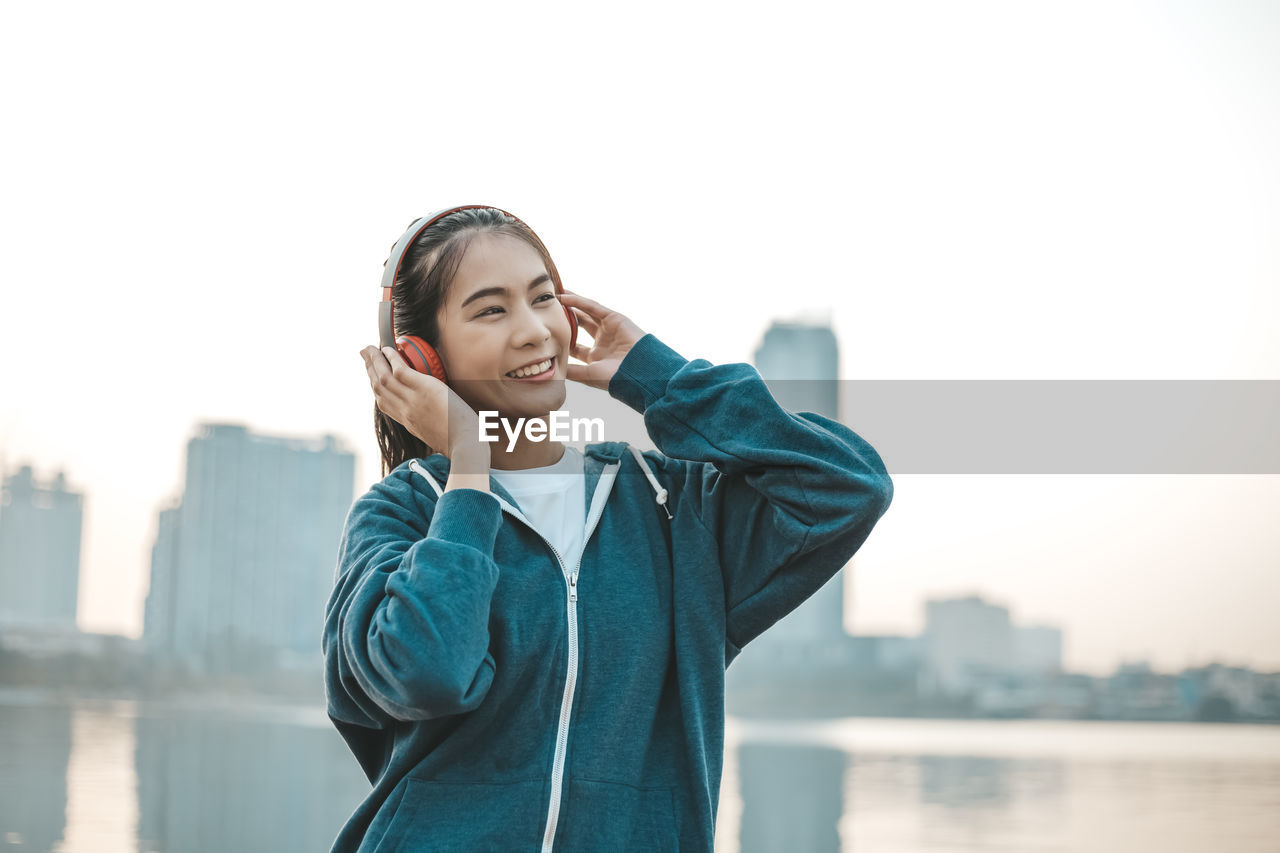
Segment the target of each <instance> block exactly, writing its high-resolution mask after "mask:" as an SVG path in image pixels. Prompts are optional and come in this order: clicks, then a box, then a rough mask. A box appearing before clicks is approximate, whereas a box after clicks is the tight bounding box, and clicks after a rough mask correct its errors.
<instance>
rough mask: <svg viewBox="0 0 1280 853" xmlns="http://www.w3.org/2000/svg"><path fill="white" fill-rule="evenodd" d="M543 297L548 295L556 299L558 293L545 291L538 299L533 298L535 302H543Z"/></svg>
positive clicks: (548, 297)
mask: <svg viewBox="0 0 1280 853" xmlns="http://www.w3.org/2000/svg"><path fill="white" fill-rule="evenodd" d="M543 297H546V298H547V299H555V298H556V295H555V294H554V293H544V294H542V296H539V297H538V298H537V299H535V300H533V301H534V303H538V302H541V301H542V300H543Z"/></svg>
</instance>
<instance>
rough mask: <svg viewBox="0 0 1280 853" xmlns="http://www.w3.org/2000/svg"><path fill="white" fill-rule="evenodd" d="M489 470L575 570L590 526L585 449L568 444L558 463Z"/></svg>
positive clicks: (567, 568) (568, 566)
mask: <svg viewBox="0 0 1280 853" xmlns="http://www.w3.org/2000/svg"><path fill="white" fill-rule="evenodd" d="M489 473H490V474H492V475H493V478H494V479H495V480H497V481H498V482H499V483H501V484H502V487H503V488H504V489H506V490H507V491H508V492H510V493H511V496H512V497H513V498H515V499H516V504H517V505H518V506H519V507H520V511H521V512H522V513H524V517H525V518H527V519H529V521H530V522H532V523H533V526H534V528H535V529H536V530H537V531H538V532H539V533H541V534H542V536H543V537H544V538H545V539H546V540H547V541H548V542H550V543H551V544H552V545H553V546H554V547H555V549H556V550H557V551H559V552H560V558H561V559H562V560H563V561H564V567H565V570H566V571H568V572H572V571H573V569H574V566H575V565H576V564H577V562H578V557H579V552H580V551H581V550H582V537H583V534H584V533H585V532H586V526H587V507H586V502H587V497H586V477H585V476H584V466H583V458H582V452H581V451H579V450H578V449H577V448H574V447H570V446H569V445H567V444H566V445H565V448H564V455H563V456H561V457H560V461H559V462H556V463H555V464H554V465H545V466H543V467H541V468H522V469H520V470H517V471H500V470H498V469H496V468H491V469H489Z"/></svg>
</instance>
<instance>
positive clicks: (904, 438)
mask: <svg viewBox="0 0 1280 853" xmlns="http://www.w3.org/2000/svg"><path fill="white" fill-rule="evenodd" d="M832 385H838V386H839V396H840V411H841V415H842V417H840V418H838V420H840V421H841V422H842V423H844V424H846V425H847V426H849V428H850V429H852V430H854V431H855V432H856V433H858V434H859V435H860V436H862V437H863V438H864V439H866V440H867V441H868V442H869V443H870V444H871V445H872V446H873V447H874V448H875V449H876V451H877V452H879V453H880V455H881V457H882V458H883V459H884V462H885V466H886V467H887V468H888V470H889V472H890V474H893V473H899V474H1280V381H1276V380H1218V379H1214V380H1182V379H1178V380H1092V379H1091V380H842V381H840V382H838V383H836V382H822V381H819V380H813V381H809V380H789V381H777V380H774V381H770V382H769V387H770V390H771V391H773V393H774V396H775V398H776V399H778V401H779V402H780V403H782V404H783V406H784V408H788V409H790V410H792V411H802V410H804V409H805V407H804V406H803V405H795V404H803V403H804V402H805V401H806V400H815V401H816V400H820V399H822V398H823V397H824V396H826V397H827V398H828V399H829V396H830V386H832ZM789 404H791V405H789ZM815 411H817V410H815ZM819 413H824V414H825V412H821V411H819Z"/></svg>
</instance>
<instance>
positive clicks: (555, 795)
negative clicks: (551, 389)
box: [409, 460, 618, 853]
mask: <svg viewBox="0 0 1280 853" xmlns="http://www.w3.org/2000/svg"><path fill="white" fill-rule="evenodd" d="M409 467H410V468H411V469H413V470H414V471H416V472H417V473H419V474H421V475H422V476H423V477H426V478H427V480H428V481H430V483H431V485H432V486H433V487H435V488H436V490H437V497H439V496H441V495H443V494H444V492H443V490H441V489H439V485H438V484H437V483H436V481H435V479H434V478H433V477H431V476H430V475H429V474H428V473H427V472H426V471H425V470H424V469H423V468H422V466H420V465H418V463H417V460H414V461H412V462H410V463H409ZM617 473H618V464H617V463H614V464H611V465H609V466H607V467H606V468H605V469H604V470H603V471H601V472H600V479H599V480H597V481H596V489H595V493H594V494H592V496H591V514H590V516H589V518H588V519H587V528H586V533H584V534H583V537H582V551H581V552H580V553H579V554H578V562H577V563H576V564H574V567H573V573H572V574H570V573H569V571H568V570H567V569H566V568H565V564H564V557H562V556H560V552H559V551H557V550H556V546H554V545H552V544H551V543H550V542H548V541H547V538H546V537H545V536H543V535H542V534H541V533H539V532H538V529H537V528H536V527H534V526H533V524H531V523H530V522H529V520H528V519H527V518H525V517H524V515H523V514H522V513H521V512H520V511H519V510H517V509H515V508H514V507H512V506H511V505H510V504H508V503H507V501H505V500H504V499H503V498H502V496H501V495H497V494H494V495H493V496H494V497H495V498H497V499H498V503H499V505H500V506H501V507H502V509H503V511H504V512H506V513H507V514H508V515H510V516H511V517H512V518H514V519H516V520H517V521H519V522H521V523H522V524H524V526H525V527H528V528H529V529H530V530H532V531H533V532H534V534H535V535H536V536H537V537H538V538H539V539H541V540H542V541H543V542H544V543H546V546H547V547H548V548H550V549H551V553H552V554H554V555H555V558H556V563H558V564H559V566H560V574H561V576H563V577H564V580H565V585H566V586H567V588H568V601H567V602H566V608H567V611H568V621H569V666H568V672H567V674H566V675H565V682H564V694H563V696H562V698H561V700H560V721H559V725H558V726H557V728H556V751H555V757H554V758H553V759H552V762H551V802H550V803H549V804H548V806H547V824H546V829H545V831H544V832H543V834H542V853H551V849H552V845H553V844H554V842H555V837H556V826H557V825H558V824H559V821H560V801H561V794H562V790H563V786H564V761H565V752H566V751H567V749H568V746H569V718H570V716H571V714H572V712H573V691H574V687H575V686H576V685H577V683H578V571H579V570H580V569H581V568H582V555H583V554H585V553H586V550H587V544H588V543H589V542H590V541H591V534H592V533H594V532H595V529H596V525H597V524H599V523H600V516H602V515H604V505H605V503H606V501H608V499H609V494H610V493H611V492H612V491H613V483H614V480H615V479H616V476H617ZM601 489H603V491H601Z"/></svg>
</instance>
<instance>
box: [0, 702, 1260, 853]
mask: <svg viewBox="0 0 1280 853" xmlns="http://www.w3.org/2000/svg"><path fill="white" fill-rule="evenodd" d="M367 790H368V783H367V782H366V781H365V779H364V776H363V775H362V774H361V773H360V771H359V768H358V767H357V766H356V763H355V760H354V759H353V758H352V757H351V755H350V754H349V753H348V752H347V749H346V746H345V744H343V742H342V740H341V738H339V737H338V735H337V733H336V732H335V731H334V730H333V729H332V728H331V726H330V724H329V721H328V719H327V718H326V717H325V716H324V712H323V710H322V709H319V708H316V709H296V708H293V709H290V708H272V707H266V706H263V707H247V706H245V705H244V704H243V703H241V704H236V705H224V706H222V707H218V706H213V705H207V704H206V705H202V706H196V705H187V706H177V705H163V706H157V705H147V704H142V703H135V702H105V703H102V702H99V703H92V702H76V703H73V704H70V705H68V704H52V703H49V702H47V701H43V700H40V699H37V698H29V699H28V700H26V701H20V700H18V699H17V698H15V697H13V696H10V697H9V698H7V699H5V700H4V702H2V703H0V853H4V851H10V850H13V851H19V850H21V851H28V850H30V851H57V853H126V852H127V853H187V851H195V853H203V851H211V853H212V851H218V852H219V853H222V851H229V850H234V851H240V853H252V851H271V853H280V852H281V851H295V850H296V851H327V850H328V848H329V844H330V843H331V841H332V839H333V837H334V835H335V834H336V833H337V831H338V828H339V827H340V826H341V825H342V823H343V822H344V821H345V819H346V817H347V816H348V815H349V814H350V812H351V810H352V809H353V808H354V807H355V804H356V803H357V802H358V801H359V800H360V799H361V798H362V797H363V795H364V793H365V792H366V791H367ZM1137 849H1142V850H1146V849H1154V850H1161V851H1171V853H1181V852H1182V851H1213V853H1236V851H1239V853H1253V851H1258V853H1262V851H1266V853H1273V851H1276V850H1278V849H1280V727H1273V726H1233V725H1209V724H1204V725H1190V724H1163V723H1105V722H1057V721H1038V720H1037V721H999V722H997V721H939V720H893V719H866V718H857V719H846V720H834V721H823V722H808V723H803V722H800V723H761V722H750V723H748V722H744V721H737V720H731V721H730V725H729V726H728V729H727V731H726V754H725V775H724V781H723V791H722V797H721V804H720V817H719V825H718V830H717V837H716V851H717V853H802V852H803V851H814V852H815V853H835V851H852V850H858V851H872V853H907V851H911V853H943V851H946V853H970V851H996V850H999V851H1019V853H1021V851H1091V853H1092V852H1093V851H1102V853H1106V851H1126V853H1128V851H1132V850H1137Z"/></svg>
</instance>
